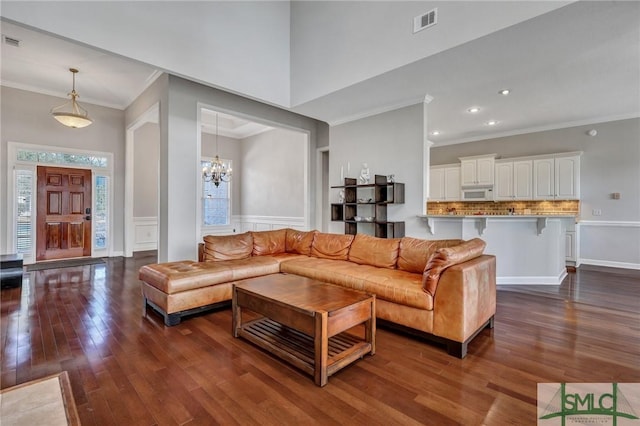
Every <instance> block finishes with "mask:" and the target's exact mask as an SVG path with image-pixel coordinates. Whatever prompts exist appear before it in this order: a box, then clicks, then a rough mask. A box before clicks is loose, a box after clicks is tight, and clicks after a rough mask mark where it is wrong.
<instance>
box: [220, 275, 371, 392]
mask: <svg viewBox="0 0 640 426" xmlns="http://www.w3.org/2000/svg"><path fill="white" fill-rule="evenodd" d="M232 303H233V336H234V337H243V338H245V339H247V340H249V341H250V342H252V343H254V344H255V345H257V346H260V347H261V348H263V349H266V350H267V351H269V352H271V353H272V354H274V355H276V356H278V357H280V358H281V359H283V360H284V361H287V362H289V363H291V364H292V365H294V366H295V367H297V368H299V369H301V370H302V371H304V372H306V373H308V374H311V375H312V376H313V377H314V380H315V383H316V384H317V385H318V386H324V385H326V384H327V380H328V377H329V376H331V375H332V374H334V373H335V372H336V371H338V370H340V369H341V368H343V367H345V366H347V365H349V364H351V363H352V362H354V361H356V360H358V359H360V358H362V357H363V356H364V355H366V354H371V355H373V354H374V353H375V348H376V346H375V336H376V299H375V295H369V294H366V293H362V292H359V291H355V290H350V289H346V288H342V287H338V286H334V285H331V284H326V283H322V282H319V281H315V280H312V279H310V278H305V277H300V276H297V275H290V274H274V275H267V276H264V277H258V278H251V279H248V280H244V281H240V282H238V283H236V284H235V285H234V287H233V301H232ZM244 309H247V310H250V311H252V312H255V313H257V314H259V315H262V316H263V317H261V318H258V319H253V320H249V321H247V322H243V318H242V312H243V310H244ZM254 318H255V317H254ZM363 323H364V336H362V337H359V336H358V335H357V334H354V333H352V332H345V331H346V330H349V329H350V328H352V327H354V326H356V325H359V324H363Z"/></svg>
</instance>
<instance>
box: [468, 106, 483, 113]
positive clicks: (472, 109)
mask: <svg viewBox="0 0 640 426" xmlns="http://www.w3.org/2000/svg"><path fill="white" fill-rule="evenodd" d="M467 111H469V112H470V113H471V114H475V113H476V112H480V108H479V107H471V108H469V109H468V110H467Z"/></svg>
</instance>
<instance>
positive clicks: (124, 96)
mask: <svg viewBox="0 0 640 426" xmlns="http://www.w3.org/2000/svg"><path fill="white" fill-rule="evenodd" d="M0 29H1V30H2V44H1V45H0V51H1V52H2V56H1V58H2V67H1V68H0V77H1V83H2V85H3V86H8V87H13V88H16V89H23V90H29V91H32V92H38V93H44V94H47V95H52V96H59V97H62V98H64V97H68V96H67V94H68V93H69V92H70V91H71V85H72V74H71V73H70V72H69V68H76V69H78V71H79V72H78V74H77V75H76V91H77V92H78V93H79V94H80V97H79V99H78V100H79V101H80V103H85V102H86V103H92V104H96V105H101V106H106V107H110V108H117V109H125V108H126V107H127V106H129V104H131V102H132V101H133V100H135V99H136V98H137V97H138V96H139V95H140V94H141V93H142V92H143V91H144V90H145V89H146V88H147V87H148V86H149V85H150V84H151V83H153V81H154V80H155V79H156V78H157V77H158V76H159V75H160V74H161V73H160V72H158V71H156V69H155V68H153V67H150V66H148V65H144V64H141V63H139V62H136V61H132V60H131V59H127V58H123V57H120V56H115V55H113V54H110V53H105V52H101V51H98V50H96V49H94V48H91V47H87V46H83V45H80V44H78V43H74V42H70V41H66V40H63V39H60V38H56V37H52V36H50V35H47V34H45V33H41V32H36V31H32V30H29V29H26V28H24V27H21V26H18V25H15V24H12V23H9V22H5V21H1V22H0ZM5 36H7V37H11V38H14V39H17V40H19V41H20V47H13V46H10V45H8V44H7V43H5Z"/></svg>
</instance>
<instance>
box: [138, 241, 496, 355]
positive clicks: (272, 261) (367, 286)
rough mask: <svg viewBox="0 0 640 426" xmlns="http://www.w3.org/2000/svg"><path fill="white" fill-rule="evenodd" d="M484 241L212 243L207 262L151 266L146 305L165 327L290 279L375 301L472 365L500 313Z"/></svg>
mask: <svg viewBox="0 0 640 426" xmlns="http://www.w3.org/2000/svg"><path fill="white" fill-rule="evenodd" d="M484 247H485V243H484V242H483V241H482V240H480V239H473V240H469V241H466V242H465V241H462V240H434V241H429V240H421V239H416V238H410V237H405V238H397V239H382V238H375V237H371V236H368V235H364V234H357V235H355V236H353V235H341V234H327V233H321V232H317V231H309V232H301V231H296V230H293V229H282V230H277V231H261V232H247V233H244V234H239V235H231V236H207V237H205V238H204V243H201V244H200V246H199V261H198V262H194V261H180V262H167V263H159V264H152V265H146V266H143V267H142V268H141V269H140V272H139V277H140V280H141V281H142V294H143V297H144V306H145V310H146V307H147V306H148V305H149V306H151V307H153V308H154V309H156V310H158V311H159V312H160V313H162V314H163V315H164V320H165V324H166V325H168V326H170V325H176V324H178V323H179V322H180V320H181V317H182V316H183V315H185V314H190V313H193V312H197V311H199V310H203V309H209V308H211V307H212V306H215V305H216V304H219V303H221V302H225V303H228V301H230V300H231V290H232V284H233V283H234V282H237V281H239V280H243V279H248V278H252V277H258V276H262V275H266V274H277V273H289V274H297V275H302V276H305V277H309V278H313V279H317V280H319V281H324V282H328V283H332V284H336V285H341V286H344V287H349V288H353V289H356V290H362V291H366V292H369V293H375V294H376V316H377V317H378V319H381V320H384V322H387V323H390V324H394V325H396V326H400V327H401V328H405V329H408V330H410V331H415V332H418V333H419V334H421V335H423V336H426V337H429V338H432V339H434V340H436V341H439V342H441V343H445V344H446V345H447V350H448V352H449V353H450V354H452V355H455V356H458V357H464V356H465V355H466V351H467V344H468V342H469V341H470V340H471V339H472V338H473V337H474V336H475V335H476V334H478V333H479V332H480V331H481V330H482V329H483V328H485V327H486V326H489V327H492V326H493V317H494V314H495V311H496V274H495V257H494V256H489V255H483V254H482V253H483V250H484Z"/></svg>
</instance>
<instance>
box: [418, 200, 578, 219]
mask: <svg viewBox="0 0 640 426" xmlns="http://www.w3.org/2000/svg"><path fill="white" fill-rule="evenodd" d="M509 209H514V210H513V211H514V212H515V214H525V213H526V214H551V215H553V214H562V215H576V216H578V215H579V214H580V201H578V200H570V201H495V202H494V201H430V202H428V203H427V214H449V212H455V214H458V215H471V214H477V213H482V214H489V215H506V214H509ZM525 209H528V210H531V213H529V212H528V211H527V212H525Z"/></svg>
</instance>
